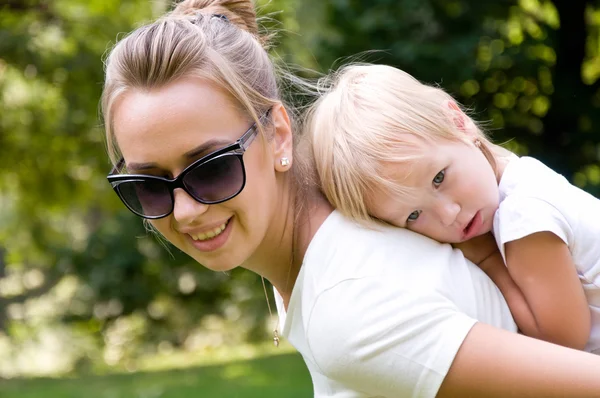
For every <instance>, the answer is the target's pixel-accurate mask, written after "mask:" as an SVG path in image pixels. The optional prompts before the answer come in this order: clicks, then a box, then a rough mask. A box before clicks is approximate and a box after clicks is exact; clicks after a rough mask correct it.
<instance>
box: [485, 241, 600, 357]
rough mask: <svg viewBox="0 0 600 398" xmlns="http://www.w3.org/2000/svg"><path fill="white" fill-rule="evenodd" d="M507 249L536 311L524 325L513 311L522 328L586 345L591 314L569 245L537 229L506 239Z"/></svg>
mask: <svg viewBox="0 0 600 398" xmlns="http://www.w3.org/2000/svg"><path fill="white" fill-rule="evenodd" d="M505 252H506V262H507V267H508V272H509V274H510V276H511V277H512V279H513V280H514V283H516V285H517V287H518V288H520V291H521V292H522V294H523V295H524V298H525V300H526V303H527V304H528V307H529V308H530V309H531V312H532V313H533V318H534V322H525V323H523V324H522V325H521V324H520V323H519V321H518V320H517V319H516V318H517V317H516V315H514V314H513V315H514V316H515V321H517V324H518V325H519V328H520V329H521V331H522V332H523V333H524V334H526V335H529V336H532V337H536V338H539V339H543V340H546V341H549V342H552V343H556V344H560V345H564V346H567V347H571V348H576V349H583V348H584V347H585V344H586V343H587V341H588V339H589V336H590V329H591V319H590V318H591V315H590V310H589V307H588V303H587V300H586V297H585V294H584V291H583V288H582V286H581V282H580V281H579V278H578V276H577V270H576V268H575V265H574V264H573V259H572V257H571V253H570V251H569V248H568V247H567V245H566V244H565V243H564V242H563V241H562V240H561V239H560V238H559V237H558V236H556V235H555V234H553V233H551V232H537V233H534V234H531V235H528V236H526V237H524V238H521V239H518V240H514V241H510V242H508V243H506V244H505ZM488 275H489V274H488ZM490 278H492V276H491V275H490ZM492 280H494V282H496V280H495V279H494V278H492ZM499 287H500V286H499ZM501 290H502V289H501ZM502 293H503V294H505V293H504V291H502ZM507 301H508V298H507ZM509 305H510V303H509ZM512 310H513V308H512V307H511V311H512Z"/></svg>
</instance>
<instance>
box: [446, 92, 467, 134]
mask: <svg viewBox="0 0 600 398" xmlns="http://www.w3.org/2000/svg"><path fill="white" fill-rule="evenodd" d="M444 108H445V109H446V110H447V111H449V115H450V119H451V120H452V122H453V123H454V125H455V126H456V128H457V129H459V130H460V131H462V132H464V133H465V134H467V135H469V136H471V135H473V134H474V133H475V131H474V129H475V124H474V123H473V121H472V120H471V118H470V117H469V116H467V115H465V113H464V112H463V111H462V109H460V107H459V106H458V105H457V104H456V102H454V101H450V100H447V101H445V102H444Z"/></svg>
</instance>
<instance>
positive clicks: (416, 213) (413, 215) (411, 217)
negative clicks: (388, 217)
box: [406, 210, 421, 222]
mask: <svg viewBox="0 0 600 398" xmlns="http://www.w3.org/2000/svg"><path fill="white" fill-rule="evenodd" d="M420 215H421V210H415V211H413V212H412V213H410V214H409V216H408V218H407V219H406V222H411V221H417V218H419V216H420Z"/></svg>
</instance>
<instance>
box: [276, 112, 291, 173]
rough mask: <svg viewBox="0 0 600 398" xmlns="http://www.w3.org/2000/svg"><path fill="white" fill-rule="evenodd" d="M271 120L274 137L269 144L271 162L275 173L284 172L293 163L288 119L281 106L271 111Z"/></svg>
mask: <svg viewBox="0 0 600 398" xmlns="http://www.w3.org/2000/svg"><path fill="white" fill-rule="evenodd" d="M271 120H272V121H273V128H274V135H273V140H272V142H271V146H272V149H273V160H274V162H275V164H274V165H273V166H274V167H275V170H276V171H279V172H285V171H288V170H289V169H290V167H291V166H292V162H293V157H292V151H293V142H294V139H293V136H292V124H291V121H290V117H289V115H288V113H287V111H286V109H285V107H284V106H283V104H281V103H279V104H277V105H274V106H273V108H272V109H271Z"/></svg>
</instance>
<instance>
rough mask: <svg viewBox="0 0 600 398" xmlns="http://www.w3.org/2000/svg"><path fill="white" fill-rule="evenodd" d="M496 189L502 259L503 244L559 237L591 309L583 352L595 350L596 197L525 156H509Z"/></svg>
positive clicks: (599, 275)
mask: <svg viewBox="0 0 600 398" xmlns="http://www.w3.org/2000/svg"><path fill="white" fill-rule="evenodd" d="M499 188H500V207H499V208H498V210H497V211H496V214H495V216H494V236H495V237H496V242H497V243H498V247H499V248H500V252H501V253H502V256H503V257H504V259H505V261H506V257H505V254H504V245H505V244H506V242H510V241H512V240H517V239H521V238H523V237H525V236H527V235H531V234H533V233H535V232H542V231H548V232H552V233H553V234H555V235H556V236H558V237H559V238H560V239H562V240H563V241H564V242H565V243H566V244H567V246H568V247H569V250H570V251H571V256H572V257H573V262H574V263H575V266H576V267H577V272H578V274H579V280H580V281H581V283H582V285H583V288H584V290H585V294H586V297H587V301H588V303H589V305H590V310H591V313H592V331H591V335H590V340H589V341H588V343H587V345H586V348H585V350H586V351H596V352H599V350H600V200H598V199H597V198H595V197H594V196H592V195H590V194H589V193H587V192H585V191H583V190H581V189H579V188H577V187H575V186H574V185H571V184H570V183H569V182H568V181H567V180H566V179H565V178H564V177H563V176H561V175H560V174H558V173H556V172H554V171H553V170H551V169H550V168H548V167H546V166H545V165H544V164H543V163H541V162H540V161H538V160H536V159H533V158H530V157H522V158H517V157H515V158H514V159H513V160H511V161H510V162H509V163H508V165H507V166H506V168H505V169H504V173H503V175H502V178H501V180H500V186H499ZM542 266H543V265H542ZM556 293H557V294H560V292H556Z"/></svg>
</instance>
